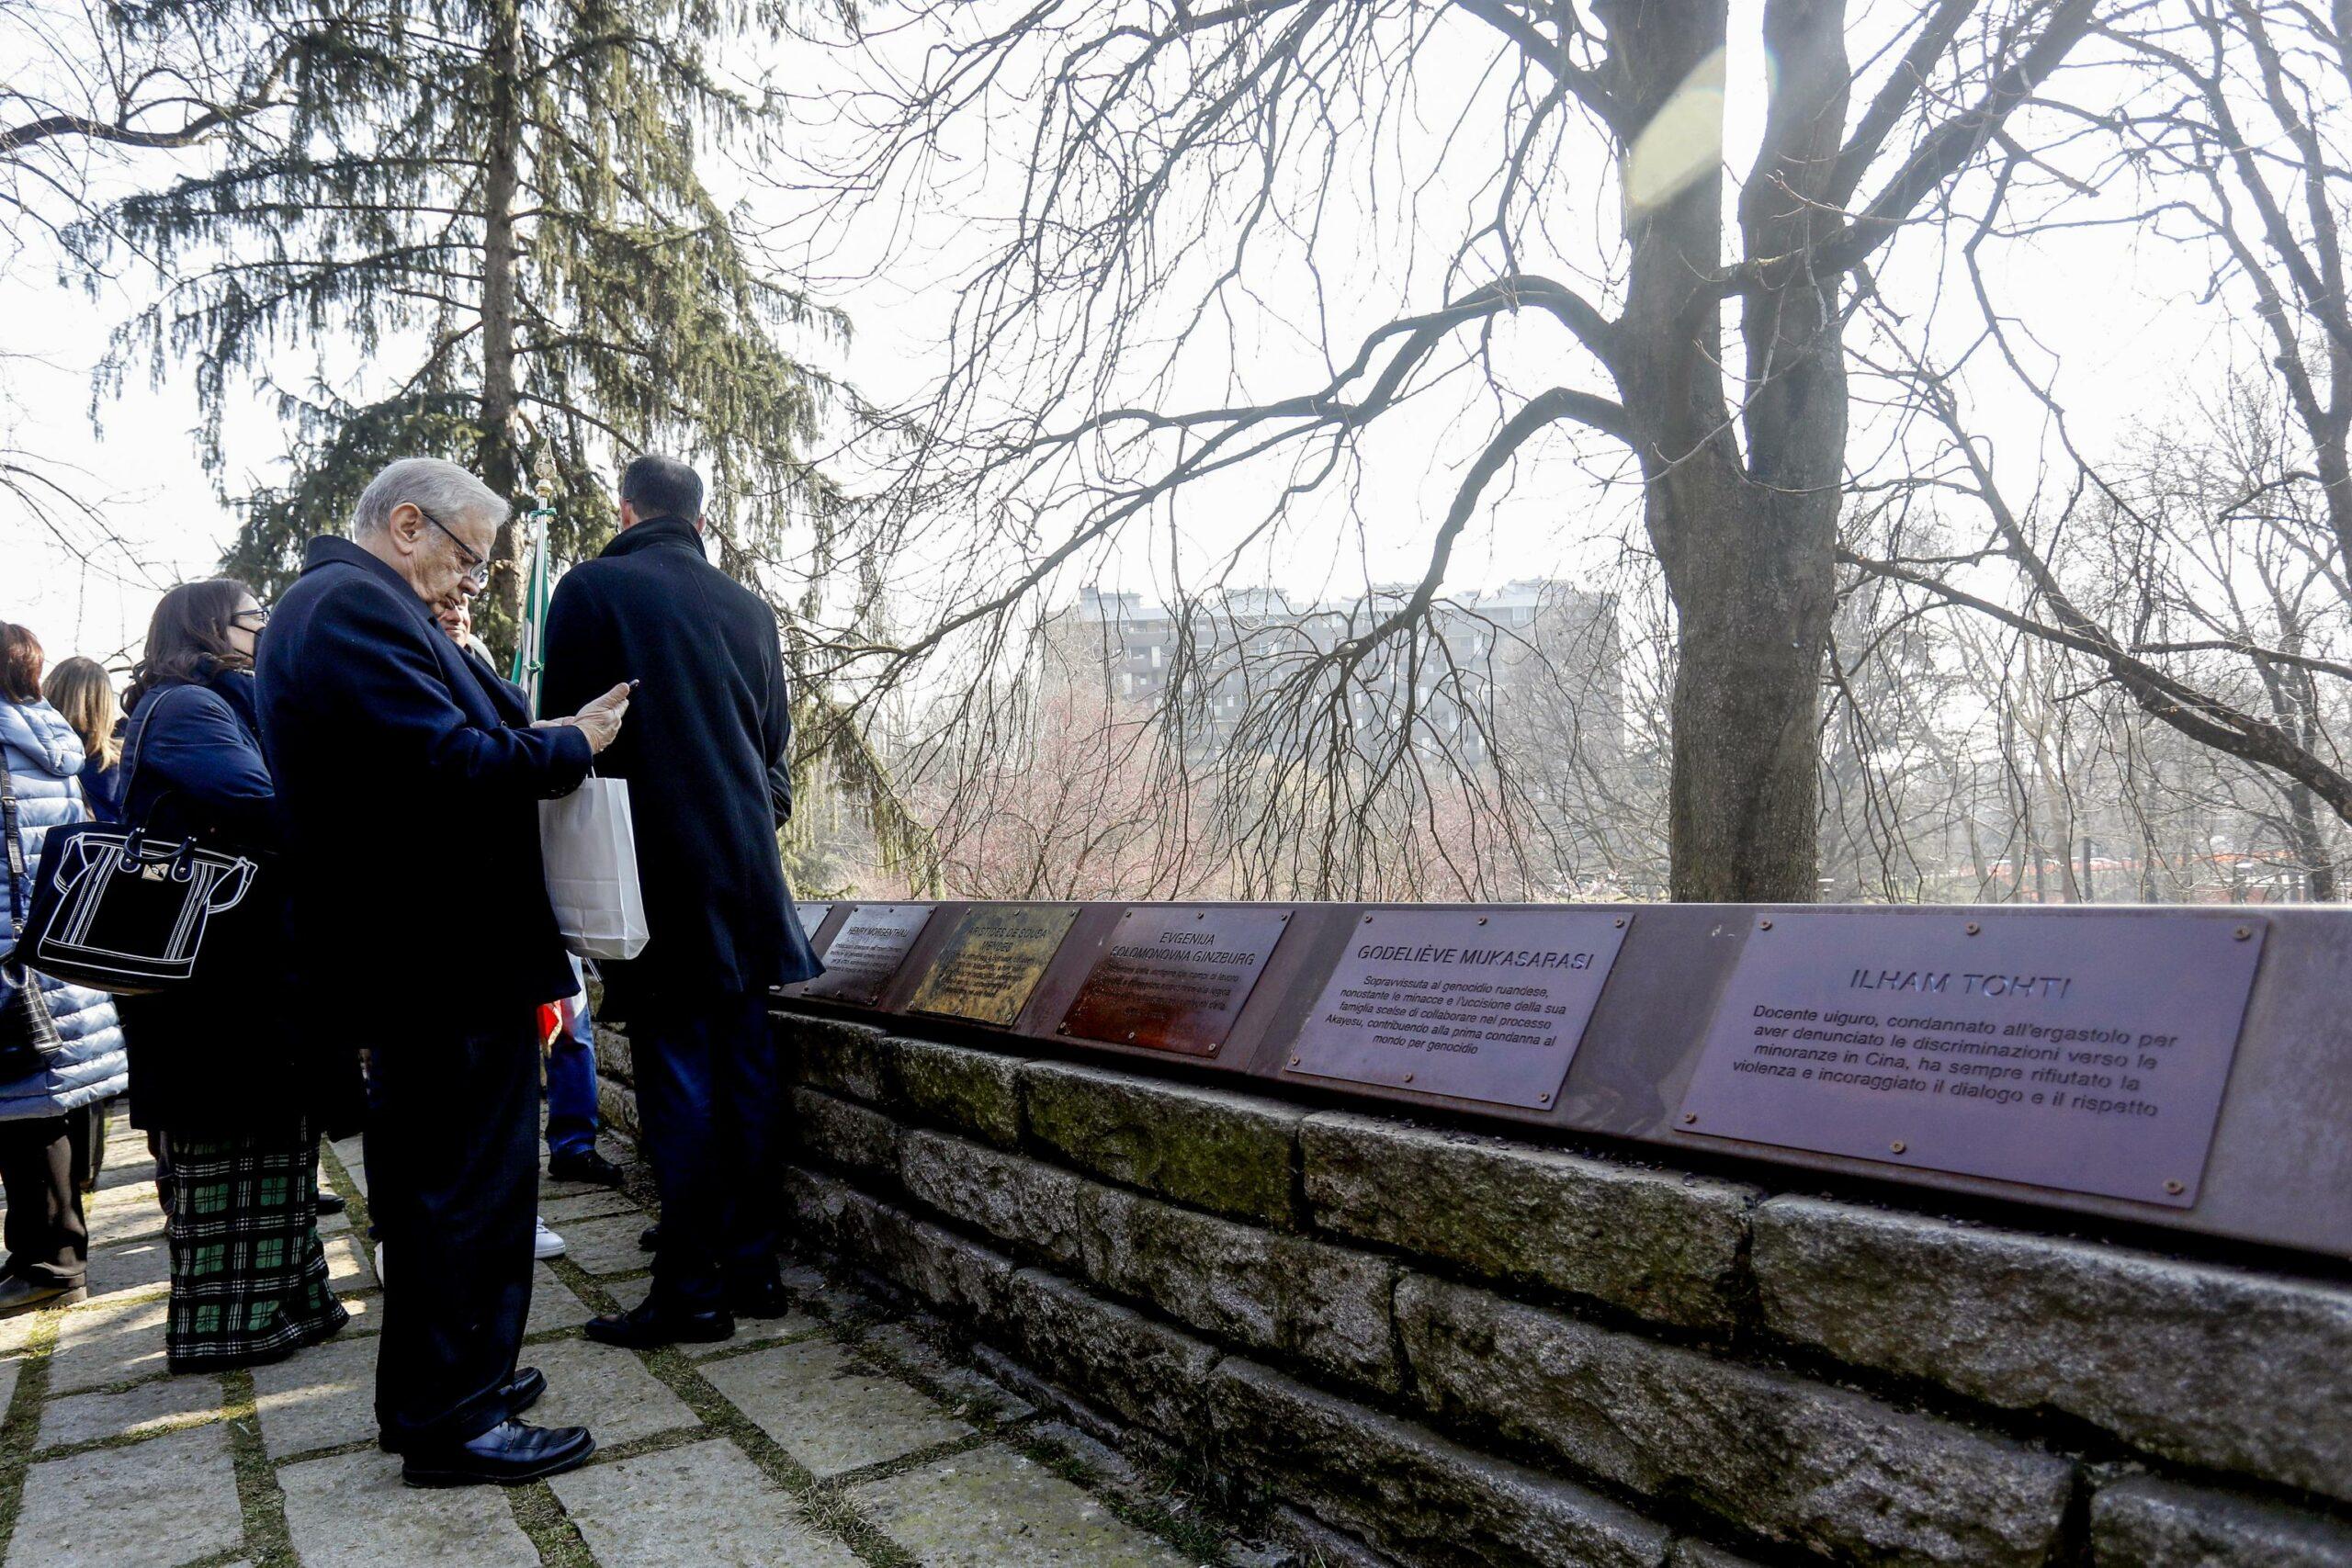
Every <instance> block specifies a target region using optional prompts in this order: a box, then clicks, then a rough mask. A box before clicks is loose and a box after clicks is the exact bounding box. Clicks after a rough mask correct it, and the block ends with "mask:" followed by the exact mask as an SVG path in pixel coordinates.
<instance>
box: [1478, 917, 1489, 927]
mask: <svg viewBox="0 0 2352 1568" xmlns="http://www.w3.org/2000/svg"><path fill="white" fill-rule="evenodd" d="M1478 923H1479V924H1480V925H1482V926H1483V925H1485V924H1486V923H1487V917H1486V916H1484V915H1481V916H1479V917H1478Z"/></svg>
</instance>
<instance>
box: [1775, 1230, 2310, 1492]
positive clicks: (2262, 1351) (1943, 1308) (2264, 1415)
mask: <svg viewBox="0 0 2352 1568" xmlns="http://www.w3.org/2000/svg"><path fill="white" fill-rule="evenodd" d="M1753 1268H1754V1269H1755V1274H1756V1280H1757V1285H1758V1291H1759V1292H1760V1298H1761V1304H1762V1309H1763V1314H1764V1322H1765V1325H1766V1326H1767V1327H1768V1328H1769V1329H1770V1330H1771V1331H1772V1332H1773V1333H1775V1334H1778V1335H1781V1336H1782V1337H1785V1338H1787V1339H1790V1340H1792V1341H1793V1342H1795V1343H1797V1344H1800V1345H1804V1346H1806V1347H1808V1348H1815V1349H1818V1350H1820V1351H1822V1352H1824V1353H1825V1354H1826V1355H1829V1356H1831V1357H1834V1358H1835V1359H1838V1360H1840V1361H1843V1362H1846V1363H1847V1364H1848V1365H1849V1366H1857V1367H1868V1368H1871V1369H1874V1370H1878V1371H1890V1372H1898V1373H1901V1374H1903V1375H1905V1376H1907V1377H1917V1378H1925V1379H1928V1380H1931V1381H1933V1382H1939V1383H1941V1384H1942V1385H1943V1386H1945V1387H1947V1388H1950V1389H1951V1390H1953V1391H1955V1392H1957V1393H1962V1394H1965V1395H1967V1396H1969V1397H1970V1398H1972V1399H1981V1400H1984V1401H1985V1402H1986V1403H1987V1404H1996V1405H2001V1406H2005V1407H2007V1408H2012V1409H2020V1410H2026V1409H2035V1408H2039V1407H2044V1406H2046V1407H2049V1408H2052V1409H2056V1410H2063V1411H2064V1412H2066V1413H2067V1414H2069V1415H2072V1416H2079V1417H2081V1418H2082V1419H2084V1420H2086V1421H2090V1422H2093V1423H2096V1424H2097V1425H2098V1426H2100V1427H2106V1428H2107V1429H2108V1430H2109V1431H2111V1432H2113V1433H2115V1434H2116V1435H2117V1436H2119V1437H2120V1438H2124V1439H2125V1440H2127V1441H2128V1442H2131V1444H2133V1445H2135V1446H2136V1447H2139V1448H2141V1449H2143V1450H2146V1451H2147V1452H2150V1453H2153V1454H2160V1455H2162V1456H2164V1457H2165V1458H2167V1459H2175V1460H2181V1461H2188V1462H2190V1463H2194V1464H2199V1465H2207V1466H2211V1467H2214V1468H2218V1469H2223V1470H2234V1471H2240V1472H2245V1473H2247V1474H2251V1475H2257V1476H2261V1477H2263V1478H2265V1479H2268V1480H2275V1481H2282V1482H2285V1483H2288V1484H2290V1485H2292V1486H2299V1487H2308V1488H2310V1489H2311V1490H2312V1491H2316V1492H2322V1493H2325V1494H2327V1495H2330V1496H2333V1497H2336V1498H2339V1499H2346V1500H2352V1421H2347V1420H2346V1419H2345V1418H2344V1416H2343V1412H2345V1411H2346V1410H2352V1290H2347V1289H2346V1288H2345V1287H2343V1286H2341V1285H2329V1284H2320V1283H2317V1282H2313V1281H2307V1280H2291V1279H2280V1278H2277V1277H2274V1276H2267V1275H2262V1274H2256V1273H2251V1272H2246V1271H2244V1270H2240V1269H2224V1268H2219V1267H2216V1266H2213V1265H2210V1264H2201V1263H2182V1262H2176V1261H2173V1260H2171V1259H2167V1258H2159V1257H2156V1256H2154V1255H2153V1254H2149V1253H2144V1252H2136V1251H2131V1250H2127V1249H2125V1248H2121V1247H2101V1246H2097V1245H2094V1244H2091V1243H2088V1242H2080V1241H2069V1240H2061V1239H2058V1238H2054V1237H2050V1236H2040V1235H2029V1234H2025V1233H2021V1232H2017V1231H2009V1230H1996V1229H1989V1228H1985V1227H1982V1226H1976V1225H1960V1224H1952V1223H1951V1222H1949V1221H1943V1220H1932V1219H1925V1218H1922V1217H1920V1216H1918V1215H1916V1214H1905V1213H1889V1212H1885V1211H1881V1210H1876V1209H1867V1208H1861V1207H1859V1206H1857V1205H1853V1204H1847V1203H1833V1202H1827V1201H1818V1200H1815V1199H1805V1198H1779V1199H1774V1200H1773V1201H1770V1202H1769V1203H1767V1204H1765V1205H1764V1206H1763V1207H1762V1208H1760V1209H1758V1211H1757V1214H1756V1244H1755V1254H1754V1260H1753Z"/></svg>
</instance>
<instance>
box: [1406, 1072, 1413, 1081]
mask: <svg viewBox="0 0 2352 1568" xmlns="http://www.w3.org/2000/svg"><path fill="white" fill-rule="evenodd" d="M1405 1081H1406V1082H1407V1083H1411V1082H1412V1081H1413V1075H1412V1074H1410V1073H1407V1074H1406V1075H1405Z"/></svg>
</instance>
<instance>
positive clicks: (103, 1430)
mask: <svg viewBox="0 0 2352 1568" xmlns="http://www.w3.org/2000/svg"><path fill="white" fill-rule="evenodd" d="M219 1415H220V1379H219V1378H217V1377H178V1378H161V1379H158V1380H156V1381H155V1382H143V1383H141V1384H140V1385H139V1386H137V1387H136V1388H129V1389H125V1390H123V1391H122V1392H121V1393H76V1394H70V1395H67V1396H66V1397H64V1398H62V1399H52V1400H51V1401H50V1402H49V1403H48V1404H45V1405H43V1406H42V1407H41V1413H40V1436H39V1437H38V1438H35V1439H34V1443H33V1446H34V1447H35V1448H37V1449H53V1448H62V1447H64V1446H65V1445H67V1444H69V1443H91V1442H96V1441H97V1440H99V1439H100V1438H122V1437H129V1436H130V1435H132V1434H133V1433H141V1432H160V1431H163V1430H164V1429H166V1428H168V1427H185V1426H191V1425H194V1424H196V1423H198V1422H199V1421H204V1420H208V1419H210V1418H212V1417H215V1416H219Z"/></svg>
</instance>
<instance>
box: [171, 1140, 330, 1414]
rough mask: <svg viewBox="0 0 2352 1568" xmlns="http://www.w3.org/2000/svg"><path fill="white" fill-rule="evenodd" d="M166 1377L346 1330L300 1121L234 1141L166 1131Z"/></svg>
mask: <svg viewBox="0 0 2352 1568" xmlns="http://www.w3.org/2000/svg"><path fill="white" fill-rule="evenodd" d="M164 1154H165V1157H166V1158H167V1159H168V1161H169V1162H170V1166H171V1183H172V1196H171V1211H170V1213H169V1215H168V1216H167V1219H166V1224H165V1234H166V1235H168V1236H169V1237H170V1239H171V1251H172V1304H171V1314H170V1316H169V1319H168V1320H167V1322H166V1324H165V1326H164V1346H165V1348H166V1349H167V1350H168V1351H169V1353H170V1358H171V1367H172V1371H175V1372H179V1371H198V1370H199V1369H203V1368H208V1367H213V1368H217V1367H228V1366H244V1365H251V1364H253V1363H254V1362H256V1361H266V1360H274V1359H277V1358H278V1357H281V1356H285V1355H288V1354H290V1353H292V1352H293V1351H296V1350H299V1349H300V1348H302V1347H303V1346H305V1345H311V1344H316V1343H317V1342H318V1341H319V1340H322V1339H324V1338H325V1337H327V1336H328V1335H330V1334H333V1333H334V1331H335V1330H336V1329H338V1328H341V1327H342V1326H343V1325H345V1323H347V1322H349V1321H350V1315H351V1314H348V1313H346V1312H345V1311H344V1310H343V1303H341V1302H339V1301H337V1300H335V1299H334V1292H333V1291H331V1290H329V1289H328V1288H327V1258H326V1253H325V1252H324V1251H323V1250H322V1248H321V1247H320V1246H319V1213H318V1193H319V1145H318V1137H317V1135H316V1134H314V1133H312V1132H311V1126H310V1123H309V1122H294V1123H293V1124H291V1125H290V1126H288V1128H287V1129H286V1130H285V1131H284V1132H281V1133H266V1134H245V1135H242V1136H238V1137H231V1138H195V1137H183V1136H181V1135H180V1134H169V1135H168V1136H167V1137H166V1138H165V1140H164Z"/></svg>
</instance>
